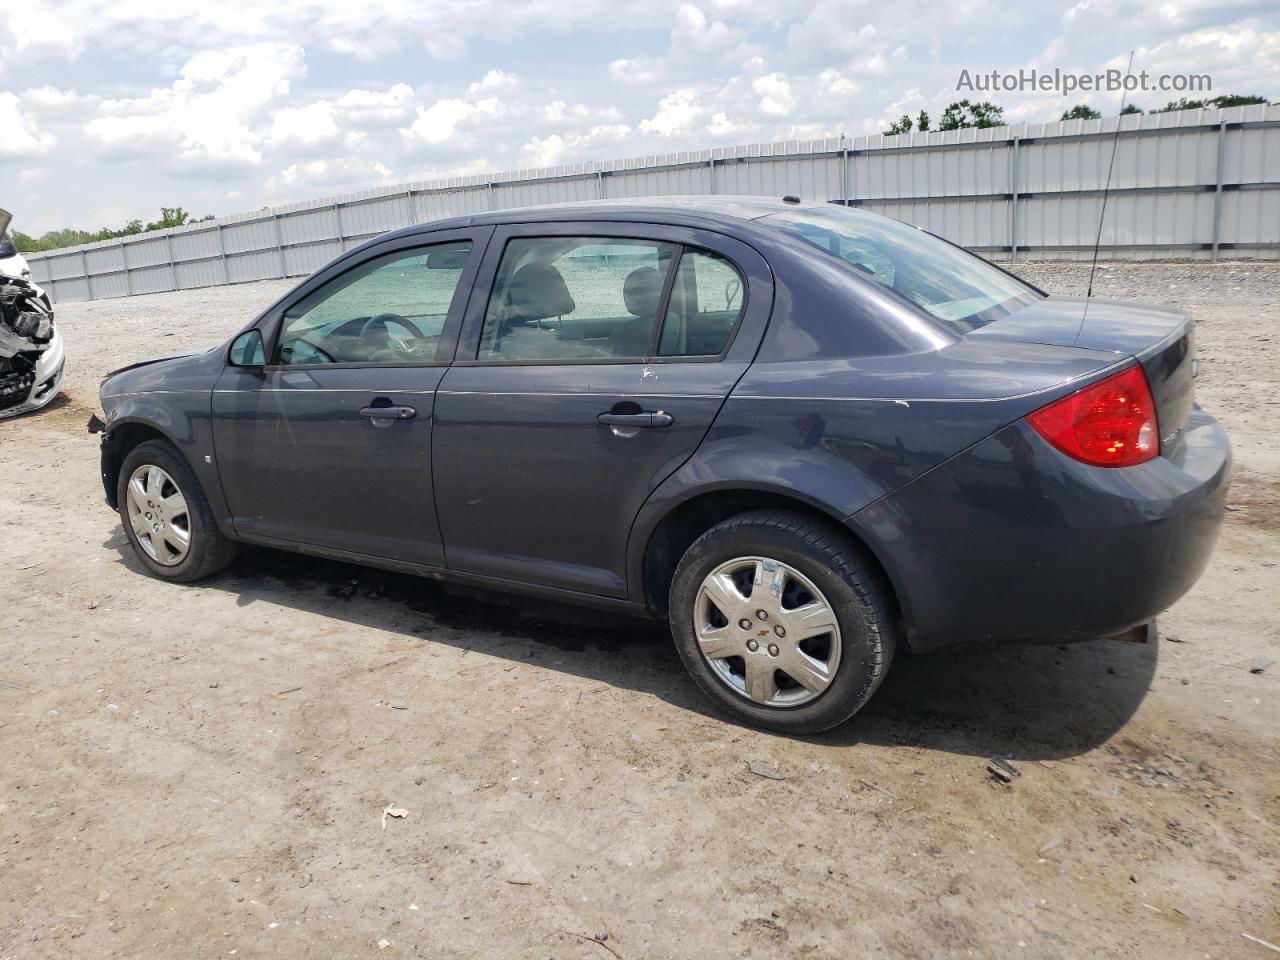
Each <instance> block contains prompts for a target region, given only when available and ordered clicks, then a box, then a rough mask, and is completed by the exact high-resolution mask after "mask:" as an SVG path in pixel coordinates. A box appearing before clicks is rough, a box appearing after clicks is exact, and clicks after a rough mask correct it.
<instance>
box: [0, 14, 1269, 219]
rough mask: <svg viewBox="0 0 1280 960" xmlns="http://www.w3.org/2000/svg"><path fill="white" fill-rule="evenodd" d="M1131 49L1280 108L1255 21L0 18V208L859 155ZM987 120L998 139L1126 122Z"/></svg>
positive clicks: (1248, 17)
mask: <svg viewBox="0 0 1280 960" xmlns="http://www.w3.org/2000/svg"><path fill="white" fill-rule="evenodd" d="M1130 48H1136V49H1137V56H1136V62H1135V69H1147V70H1149V71H1151V72H1152V73H1156V74H1158V73H1187V72H1196V73H1208V74H1210V75H1211V76H1212V78H1213V83H1214V88H1213V89H1214V92H1217V93H1225V92H1235V93H1259V94H1262V95H1265V96H1269V97H1271V98H1272V99H1276V98H1280V7H1277V5H1276V4H1275V3H1274V0H1269V2H1261V0H1244V2H1222V0H1165V2H1163V3H1161V4H1158V5H1153V4H1148V3H1139V2H1137V0H1081V2H1079V3H1075V4H1062V3H1059V4H1053V3H1040V2H1030V3H1028V2H1015V0H958V2H945V3H943V2H938V0H902V2H899V3H894V4H885V3H874V2H871V0H818V2H816V3H814V2H807V3H800V2H794V0H646V2H635V0H527V2H523V3H502V2H495V0H465V2H452V0H451V2H438V0H437V2H430V0H428V2H423V0H365V2H361V3H349V2H347V3H340V2H331V0H275V2H272V3H269V4H264V3H261V2H258V3H243V2H239V0H223V2H220V3H216V4H210V3H208V2H207V0H166V2H165V3H163V4H161V3H156V2H154V0H149V2H148V0H141V2H140V0H61V2H55V3H50V2H43V0H23V2H21V3H15V4H8V5H6V6H5V7H4V8H2V9H0V184H2V185H3V186H2V187H0V206H5V207H8V208H10V209H12V210H13V211H14V213H15V215H16V219H15V226H16V227H17V228H18V229H21V230H23V231H24V232H28V233H38V232H42V231H43V230H46V229H49V228H53V227H60V226H77V227H85V228H93V227H98V226H103V225H117V224H119V223H122V222H124V221H125V220H127V219H130V218H131V217H135V216H136V217H142V218H153V217H154V216H156V215H157V212H158V209H159V207H160V206H161V205H174V204H177V205H181V206H184V207H186V208H187V209H188V210H191V211H193V212H196V213H201V214H203V213H206V212H208V213H214V214H225V213H233V212H236V211H240V210H248V209H254V208H257V207H261V206H263V205H266V204H275V203H283V202H289V201H293V200H300V199H309V198H314V197H320V196H326V195H331V194H335V193H343V192H349V191H352V190H359V189H364V188H367V187H371V186H379V185H383V184H389V183H396V182H400V181H404V180H416V179H428V178H433V177H438V176H451V175H460V174H472V173H482V172H486V171H498V170H506V169H511V168H518V167H538V166H548V165H555V164H561V163H574V162H578V161H582V160H596V159H610V158H617V157H629V156H640V155H645V154H652V153H664V152H669V151H675V150H685V149H693V148H701V147H708V146H717V145H726V146H727V145H731V144H736V143H749V142H755V141H764V140H779V139H792V138H810V137H822V136H834V135H836V134H839V133H846V134H850V135H860V134H865V133H876V132H880V131H881V130H883V129H884V127H885V126H886V125H887V123H888V122H890V121H891V120H892V119H894V118H896V117H897V116H899V115H901V114H902V113H904V112H905V113H911V114H915V113H916V112H918V111H919V110H921V109H927V110H929V111H930V112H931V113H933V114H934V115H935V116H936V115H937V114H938V113H940V112H941V108H942V107H943V106H945V105H946V103H947V102H949V101H951V100H954V99H958V98H959V97H960V96H962V94H957V93H956V80H957V77H958V75H959V73H960V70H961V69H968V70H970V71H971V72H978V71H990V70H992V69H1000V70H1004V71H1016V70H1018V69H1020V68H1031V67H1036V68H1039V69H1049V70H1051V69H1053V68H1055V67H1058V68H1061V69H1063V70H1072V71H1082V72H1090V73H1092V72H1095V71H1098V70H1102V69H1105V68H1106V67H1108V66H1116V65H1119V66H1123V65H1124V63H1125V62H1126V61H1127V58H1128V53H1129V49H1130ZM1173 96H1174V95H1172V94H1155V93H1152V94H1147V95H1138V96H1137V97H1136V102H1137V103H1138V104H1139V105H1140V106H1155V105H1160V104H1163V103H1164V102H1165V101H1167V100H1169V99H1173ZM991 99H994V100H995V101H996V102H997V103H1000V104H1001V105H1003V106H1004V107H1005V113H1006V118H1007V119H1009V120H1011V121H1013V122H1017V121H1022V120H1027V121H1044V120H1052V119H1057V117H1058V116H1059V115H1060V114H1061V112H1062V110H1063V109H1065V107H1067V106H1070V105H1072V104H1074V103H1078V102H1082V101H1085V102H1089V103H1090V104H1091V105H1093V106H1095V107H1097V108H1099V109H1102V110H1104V112H1114V111H1115V110H1116V108H1117V107H1118V103H1119V95H1118V94H1108V95H1099V94H1092V95H1079V94H1077V95H1074V96H1072V97H1069V98H1064V97H1061V96H1059V95H1057V94H1052V93H1049V94H1046V93H1043V92H1041V93H1002V94H999V95H996V96H993V97H991Z"/></svg>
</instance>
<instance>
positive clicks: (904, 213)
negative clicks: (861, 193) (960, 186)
mask: <svg viewBox="0 0 1280 960" xmlns="http://www.w3.org/2000/svg"><path fill="white" fill-rule="evenodd" d="M863 209H866V210H871V211H872V212H874V213H879V214H883V215H884V216H886V217H893V218H894V219H896V220H901V221H903V222H904V223H909V224H911V225H912V226H915V227H922V228H924V229H925V230H928V231H929V232H930V233H936V234H938V236H940V237H946V238H947V239H948V240H950V241H951V242H952V243H958V244H960V245H961V246H962V247H982V248H987V249H990V248H992V247H1004V246H1008V245H1009V202H1008V201H1007V200H949V201H933V202H924V201H921V202H919V203H867V204H865V205H864V206H863Z"/></svg>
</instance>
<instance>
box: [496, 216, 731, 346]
mask: <svg viewBox="0 0 1280 960" xmlns="http://www.w3.org/2000/svg"><path fill="white" fill-rule="evenodd" d="M672 271H674V276H672ZM744 299H745V287H744V283H743V279H742V275H741V274H740V273H739V272H738V270H737V268H736V267H734V266H733V265H732V264H731V263H729V261H728V260H726V259H724V258H723V257H720V256H718V255H717V254H713V253H710V252H707V251H702V250H694V249H690V248H683V247H681V246H680V245H679V244H674V243H663V242H660V241H655V240H630V239H621V238H619V239H612V238H602V237H521V238H517V239H514V240H512V241H511V242H510V243H508V244H507V247H506V249H505V250H504V251H503V256H502V262H501V264H500V265H499V267H498V276H497V279H496V281H495V283H494V288H493V293H492V295H491V296H490V298H489V305H488V308H487V310H486V312H485V320H484V329H483V331H482V333H481V336H480V350H479V353H478V359H480V360H506V361H522V362H528V363H536V362H538V361H553V360H610V359H613V360H642V359H645V358H647V357H651V356H655V355H656V356H663V357H694V356H717V355H719V354H720V353H721V352H722V351H723V350H724V347H725V345H726V344H727V343H728V342H729V338H730V336H731V335H732V333H733V329H734V327H735V326H736V325H737V322H738V319H739V317H740V316H741V314H742V307H743V301H744ZM664 303H665V309H663V305H664Z"/></svg>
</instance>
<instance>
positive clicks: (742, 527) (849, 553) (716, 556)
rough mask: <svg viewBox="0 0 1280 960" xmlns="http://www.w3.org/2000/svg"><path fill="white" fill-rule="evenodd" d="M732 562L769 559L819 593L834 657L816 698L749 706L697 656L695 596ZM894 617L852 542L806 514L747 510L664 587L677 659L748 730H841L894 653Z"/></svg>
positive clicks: (695, 548)
mask: <svg viewBox="0 0 1280 960" xmlns="http://www.w3.org/2000/svg"><path fill="white" fill-rule="evenodd" d="M739 557H767V558H772V559H774V560H778V561H781V562H782V563H784V564H787V565H789V566H791V567H793V568H794V569H795V570H796V571H798V572H799V573H800V574H802V575H803V576H804V577H806V578H808V579H809V580H810V581H811V582H812V585H813V586H815V587H817V588H818V590H820V591H821V592H822V593H823V594H824V595H825V597H826V599H827V602H828V604H829V605H830V607H831V608H832V610H833V612H834V613H835V616H836V621H837V623H838V625H839V627H840V638H841V656H840V660H839V664H838V666H837V667H836V669H835V672H834V674H833V675H831V678H830V681H829V684H828V686H827V687H826V689H825V690H824V691H823V692H822V693H821V694H819V695H817V696H816V698H814V699H811V700H809V701H808V702H806V703H803V704H801V705H797V706H790V707H788V706H769V705H766V704H763V703H756V702H753V701H752V700H750V699H748V698H747V697H746V696H744V695H743V693H741V692H739V691H738V690H736V689H735V688H733V687H731V686H730V685H729V683H728V682H726V680H725V679H723V678H722V677H721V675H720V674H718V673H717V672H716V671H715V670H713V669H712V667H711V666H710V664H709V663H708V661H707V659H706V658H705V657H704V656H703V655H702V652H701V650H700V649H699V644H698V640H697V639H696V635H695V627H694V619H695V604H696V602H697V598H698V593H699V590H700V589H701V586H702V584H703V581H704V579H705V578H706V577H708V576H709V575H710V574H711V573H712V572H713V571H715V570H716V569H717V568H718V567H719V566H720V565H721V564H725V563H728V562H729V561H731V560H733V559H735V558H739ZM892 609H893V607H892V603H891V599H890V591H889V587H888V585H887V584H886V583H884V579H883V576H882V575H880V573H879V571H878V570H877V569H876V567H875V566H874V564H873V561H871V560H870V558H869V557H867V555H866V552H865V550H864V549H863V548H862V547H861V546H860V545H859V544H857V543H856V542H855V541H854V540H852V538H850V537H847V536H843V535H842V534H841V533H840V531H839V530H838V529H837V528H835V527H834V526H833V525H828V524H824V523H823V522H821V521H820V520H815V519H813V518H811V517H808V516H805V515H804V514H800V513H792V512H789V511H785V510H753V511H750V512H748V513H741V514H738V515H736V516H734V517H730V518H729V519H728V520H725V521H723V522H722V523H719V524H717V525H716V526H714V527H712V528H711V529H710V530H708V531H707V532H706V533H704V534H703V535H702V536H700V537H699V538H698V539H697V540H695V541H694V542H693V544H692V545H691V546H690V547H689V549H688V550H687V551H685V554H684V557H683V558H682V559H681V560H680V564H679V566H678V567H677V568H676V572H675V576H674V577H673V578H672V581H671V592H670V597H669V614H668V615H669V619H670V624H671V634H672V636H673V637H674V638H675V643H676V649H677V650H678V651H679V653H680V659H681V660H683V661H684V665H685V667H686V668H687V669H688V670H689V673H690V674H692V675H693V679H694V680H695V681H696V682H697V684H698V686H699V687H701V688H702V691H703V692H704V693H705V694H706V695H707V696H708V697H710V698H711V699H712V700H713V701H714V702H715V703H716V705H717V706H719V707H720V708H721V709H723V710H724V711H726V712H727V713H729V714H732V715H733V716H734V717H736V718H738V719H740V720H743V721H745V722H746V723H748V724H750V725H752V726H756V727H762V728H764V729H767V730H776V731H778V732H780V733H792V734H809V733H818V732H820V731H822V730H828V729H830V728H831V727H834V726H837V725H839V724H841V723H844V722H845V721H846V720H848V719H849V718H850V717H852V716H853V715H854V714H855V713H857V712H858V711H859V710H860V709H861V708H862V707H863V705H864V704H866V702H867V701H868V700H870V699H871V695H872V694H873V693H875V691H876V688H877V687H879V686H880V683H881V681H883V680H884V677H885V674H886V673H887V672H888V669H889V664H890V662H891V661H892V660H893V652H894V646H895V625H894V618H893V613H892ZM753 626H754V625H753ZM760 642H764V641H760ZM782 680H786V677H785V676H784V677H783V678H782ZM780 682H781V681H780Z"/></svg>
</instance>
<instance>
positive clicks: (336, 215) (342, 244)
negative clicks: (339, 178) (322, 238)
mask: <svg viewBox="0 0 1280 960" xmlns="http://www.w3.org/2000/svg"><path fill="white" fill-rule="evenodd" d="M333 221H334V224H333V229H334V232H336V233H337V234H338V252H339V253H342V252H343V251H344V250H345V248H346V243H347V238H346V237H344V236H343V235H342V210H341V208H340V207H339V205H338V204H336V203H335V204H334V205H333Z"/></svg>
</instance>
